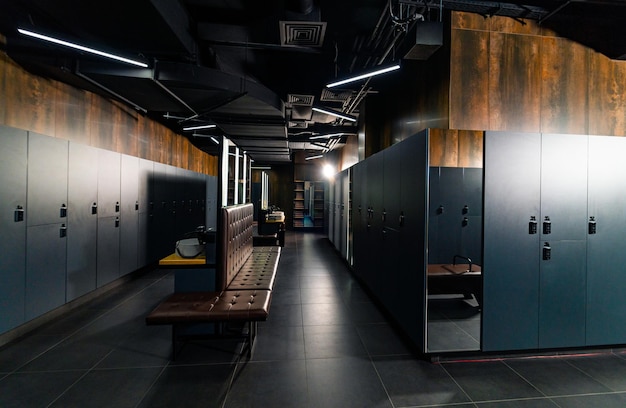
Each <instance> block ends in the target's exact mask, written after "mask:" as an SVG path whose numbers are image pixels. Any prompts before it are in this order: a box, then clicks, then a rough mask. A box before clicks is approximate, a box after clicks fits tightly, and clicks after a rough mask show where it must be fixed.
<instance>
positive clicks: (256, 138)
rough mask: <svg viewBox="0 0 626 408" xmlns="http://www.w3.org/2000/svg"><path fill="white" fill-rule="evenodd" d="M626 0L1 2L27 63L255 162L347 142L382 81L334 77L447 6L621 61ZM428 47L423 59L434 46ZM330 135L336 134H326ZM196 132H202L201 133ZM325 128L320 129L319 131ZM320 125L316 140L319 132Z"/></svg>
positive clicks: (401, 45)
mask: <svg viewBox="0 0 626 408" xmlns="http://www.w3.org/2000/svg"><path fill="white" fill-rule="evenodd" d="M625 3H626V2H624V1H606V0H605V1H599V0H594V1H563V0H553V1H536V0H526V1H523V2H520V1H510V2H493V1H471V0H455V1H429V0H334V1H329V0H272V1H270V0H266V1H259V0H107V1H98V2H95V1H85V0H80V1H79V0H20V1H16V0H0V6H1V8H0V10H2V12H1V14H0V32H1V33H2V34H4V35H5V37H6V39H7V44H6V51H7V52H8V54H9V55H10V56H11V57H12V58H13V59H14V60H16V61H17V62H18V63H20V64H22V65H23V66H24V67H25V68H27V69H29V70H31V71H33V72H35V73H37V74H39V75H44V76H47V77H51V78H54V79H57V80H61V81H64V82H67V83H70V84H72V85H75V86H78V87H80V88H84V89H87V90H91V91H94V92H97V93H100V94H104V95H107V96H109V97H114V98H117V99H120V100H123V101H124V102H125V103H128V104H130V105H132V106H134V107H135V108H136V109H138V110H140V111H141V112H144V113H145V114H147V115H149V116H150V117H153V118H155V119H157V120H159V121H161V122H163V123H165V124H166V125H167V126H169V127H170V128H172V129H174V130H175V131H177V132H182V128H183V127H186V126H192V125H202V124H208V123H212V124H216V125H217V127H216V128H214V129H207V130H198V131H195V132H192V131H190V132H182V133H183V134H185V135H187V136H188V137H189V138H190V140H192V142H193V143H194V144H196V145H197V146H198V147H200V148H202V149H203V150H205V151H207V152H213V151H215V148H216V147H215V144H214V143H213V142H212V141H211V139H210V138H207V137H203V136H207V135H225V136H226V137H228V138H229V139H231V140H232V141H234V142H235V143H236V144H237V145H238V146H239V147H240V148H242V149H243V150H246V151H247V152H248V154H249V155H250V156H251V157H252V158H253V159H255V161H256V162H257V163H263V164H269V163H280V162H288V161H290V160H291V159H292V157H293V156H292V153H293V152H294V151H297V150H306V151H307V153H309V154H311V155H312V154H319V153H324V152H327V151H329V150H332V149H335V148H339V147H341V146H342V145H343V143H345V141H346V139H347V138H348V137H354V135H356V129H357V127H356V125H355V123H354V122H349V121H346V120H345V119H338V118H336V117H334V116H331V115H327V114H323V113H318V112H316V111H313V110H312V109H311V108H312V106H316V105H319V106H324V107H328V108H331V109H334V110H336V111H341V112H343V113H347V114H349V115H351V116H355V117H358V114H359V112H358V106H359V102H360V101H361V100H362V99H363V98H364V97H366V95H367V94H368V93H369V92H373V91H376V81H375V80H371V81H368V82H365V81H361V82H357V83H354V84H352V85H344V86H342V87H341V88H340V89H336V88H333V89H332V90H331V89H328V88H326V87H325V85H326V84H327V83H328V82H329V81H330V80H333V79H335V78H341V77H345V76H348V75H350V74H351V73H353V72H359V71H363V70H367V69H371V68H373V67H376V66H379V65H381V66H382V65H385V64H387V63H390V62H391V61H392V60H393V59H394V58H396V59H397V58H398V57H399V56H402V55H405V54H406V52H407V50H409V49H410V48H411V47H412V46H415V33H414V31H415V29H416V27H418V26H419V25H420V24H421V22H422V21H434V22H437V21H440V20H441V17H440V16H441V14H440V11H441V10H442V9H443V12H444V13H446V12H447V11H449V10H461V11H469V12H475V13H479V14H482V15H485V16H490V15H503V16H509V17H512V18H529V19H535V20H539V21H540V22H541V24H543V25H545V26H547V27H550V28H552V29H554V30H556V31H557V32H559V33H560V34H561V35H563V36H566V37H568V38H571V39H573V40H575V41H578V42H580V43H582V44H584V45H587V46H589V47H591V48H593V49H596V50H597V51H599V52H602V53H604V54H606V55H607V56H608V57H610V58H614V59H626V24H625V22H626V21H625V19H624V18H623V17H622V16H623V15H624V14H626V13H625V12H626V4H625ZM18 27H20V28H24V29H28V30H32V31H36V32H38V33H41V34H46V35H50V36H53V37H57V38H62V39H64V40H67V41H73V42H76V43H79V44H81V45H84V46H88V47H92V48H96V49H99V50H103V51H107V52H110V53H114V54H119V55H123V56H125V57H127V58H134V59H139V60H141V61H144V62H146V63H147V64H148V68H138V67H133V66H131V65H127V64H123V63H118V62H111V61H110V60H107V59H103V58H101V57H96V56H91V55H90V54H87V53H84V52H79V51H74V50H71V49H69V48H67V47H63V46H59V45H54V44H50V43H46V42H43V41H40V40H36V39H32V38H30V37H26V36H23V35H21V34H19V33H18V32H17V28H18ZM428 52H431V51H428V50H427V52H426V56H424V55H422V56H420V57H418V58H420V59H423V58H427V56H428ZM328 134H333V135H334V136H328V137H324V135H328ZM194 135H195V136H194ZM316 136H317V137H316ZM311 137H313V139H311Z"/></svg>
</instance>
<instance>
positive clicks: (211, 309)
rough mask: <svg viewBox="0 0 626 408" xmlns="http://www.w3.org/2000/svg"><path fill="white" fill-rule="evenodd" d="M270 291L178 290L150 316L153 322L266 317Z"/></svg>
mask: <svg viewBox="0 0 626 408" xmlns="http://www.w3.org/2000/svg"><path fill="white" fill-rule="evenodd" d="M270 295H271V293H270V291H267V290H258V291H257V290H225V291H223V292H219V293H218V292H177V293H174V294H173V295H171V296H170V297H169V298H167V299H166V300H164V301H163V302H162V303H161V304H160V305H159V306H157V308H156V309H154V310H153V311H152V313H150V315H149V316H148V317H146V323H147V324H149V325H158V324H181V323H185V324H186V323H202V322H215V321H227V320H241V321H259V320H266V319H267V316H268V314H269V309H270Z"/></svg>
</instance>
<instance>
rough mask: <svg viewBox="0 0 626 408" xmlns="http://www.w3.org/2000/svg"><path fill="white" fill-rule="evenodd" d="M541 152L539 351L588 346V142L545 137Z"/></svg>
mask: <svg viewBox="0 0 626 408" xmlns="http://www.w3.org/2000/svg"><path fill="white" fill-rule="evenodd" d="M541 149H542V151H541V220H540V224H541V227H540V233H541V245H542V248H540V249H538V251H537V256H541V257H542V261H541V263H540V265H541V266H540V275H541V278H540V289H539V293H540V299H539V347H541V348H552V347H575V346H584V345H585V315H586V312H585V304H586V297H587V296H586V290H585V286H586V280H587V279H586V270H587V267H586V266H587V260H586V242H585V240H586V235H587V154H588V137H587V136H583V135H553V134H544V135H542V147H541ZM548 218H549V222H550V230H549V231H547V230H545V229H544V223H546V222H548ZM546 243H548V244H549V246H550V247H551V259H550V260H545V259H543V251H544V249H543V245H545V244H546ZM540 251H541V254H540V253H539V252H540Z"/></svg>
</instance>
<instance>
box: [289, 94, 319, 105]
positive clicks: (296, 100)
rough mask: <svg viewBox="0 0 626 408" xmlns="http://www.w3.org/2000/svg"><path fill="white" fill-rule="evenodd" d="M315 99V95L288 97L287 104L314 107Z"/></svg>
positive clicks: (293, 95) (292, 95) (291, 95)
mask: <svg viewBox="0 0 626 408" xmlns="http://www.w3.org/2000/svg"><path fill="white" fill-rule="evenodd" d="M314 99H315V97H314V96H313V95H296V94H289V95H287V103H290V104H292V105H301V106H313V100H314Z"/></svg>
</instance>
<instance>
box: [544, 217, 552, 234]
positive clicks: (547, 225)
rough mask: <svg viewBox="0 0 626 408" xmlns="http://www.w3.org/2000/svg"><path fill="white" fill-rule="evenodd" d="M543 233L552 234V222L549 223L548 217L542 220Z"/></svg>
mask: <svg viewBox="0 0 626 408" xmlns="http://www.w3.org/2000/svg"><path fill="white" fill-rule="evenodd" d="M543 233H544V234H545V235H548V234H552V221H550V217H548V216H546V217H545V218H544V220H543Z"/></svg>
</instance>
